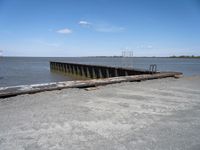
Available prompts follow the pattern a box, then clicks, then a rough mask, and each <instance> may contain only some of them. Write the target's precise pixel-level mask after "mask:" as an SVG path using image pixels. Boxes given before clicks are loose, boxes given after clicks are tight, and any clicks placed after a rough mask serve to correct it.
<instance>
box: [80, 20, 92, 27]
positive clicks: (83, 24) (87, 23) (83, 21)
mask: <svg viewBox="0 0 200 150" xmlns="http://www.w3.org/2000/svg"><path fill="white" fill-rule="evenodd" d="M78 24H79V25H82V26H90V25H91V23H89V22H87V21H85V20H81V21H79V23H78Z"/></svg>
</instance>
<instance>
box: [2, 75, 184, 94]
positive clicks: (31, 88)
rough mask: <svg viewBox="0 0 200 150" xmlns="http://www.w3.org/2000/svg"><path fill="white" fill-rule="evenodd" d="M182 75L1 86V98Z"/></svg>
mask: <svg viewBox="0 0 200 150" xmlns="http://www.w3.org/2000/svg"><path fill="white" fill-rule="evenodd" d="M181 75H182V73H179V72H161V73H157V74H142V75H133V76H120V77H112V78H104V79H92V80H78V81H65V82H53V83H45V84H33V85H21V86H11V87H1V88H0V98H6V97H11V96H17V95H22V94H33V93H38V92H44V91H52V90H61V89H66V88H86V87H94V86H100V85H107V84H113V83H121V82H134V81H143V80H152V79H160V78H167V77H178V76H181Z"/></svg>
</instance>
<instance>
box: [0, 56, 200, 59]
mask: <svg viewBox="0 0 200 150" xmlns="http://www.w3.org/2000/svg"><path fill="white" fill-rule="evenodd" d="M6 57H7V58H8V57H10V58H14V57H17V58H20V57H23V58H87V57H90V58H131V57H123V56H66V57H63V56H55V57H53V56H49V57H48V56H0V58H6ZM133 58H194V59H200V56H193V55H192V56H186V55H181V56H166V57H165V56H133Z"/></svg>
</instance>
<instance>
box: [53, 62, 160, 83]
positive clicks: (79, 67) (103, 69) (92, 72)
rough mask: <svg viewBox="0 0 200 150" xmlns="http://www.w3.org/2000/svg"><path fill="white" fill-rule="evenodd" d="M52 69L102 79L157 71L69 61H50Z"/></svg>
mask: <svg viewBox="0 0 200 150" xmlns="http://www.w3.org/2000/svg"><path fill="white" fill-rule="evenodd" d="M50 69H51V71H55V72H59V73H63V74H66V75H67V76H73V77H77V78H80V79H99V78H100V79H102V78H110V77H119V76H130V75H141V74H152V73H156V72H155V71H149V70H138V69H132V68H131V69H130V68H121V67H110V66H100V65H88V64H78V63H67V62H50Z"/></svg>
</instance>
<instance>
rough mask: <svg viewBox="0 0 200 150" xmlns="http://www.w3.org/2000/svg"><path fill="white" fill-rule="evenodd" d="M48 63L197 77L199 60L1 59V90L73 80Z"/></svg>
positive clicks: (199, 69)
mask: <svg viewBox="0 0 200 150" xmlns="http://www.w3.org/2000/svg"><path fill="white" fill-rule="evenodd" d="M49 61H65V62H77V63H84V64H98V65H107V66H118V67H133V68H139V69H148V68H149V65H150V64H157V66H158V70H159V71H179V72H183V73H184V75H185V76H192V75H200V59H188V58H142V57H141V58H139V57H137V58H135V57H133V58H110V57H107V58H105V57H101V58H95V57H81V58H78V57H75V58H72V57H70V58H67V57H66V58H55V57H54V58H41V57H40V58H38V57H0V87H5V86H15V85H23V84H37V83H46V82H54V81H66V80H73V79H71V78H69V77H66V76H63V75H60V74H56V73H52V72H50V68H49Z"/></svg>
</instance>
